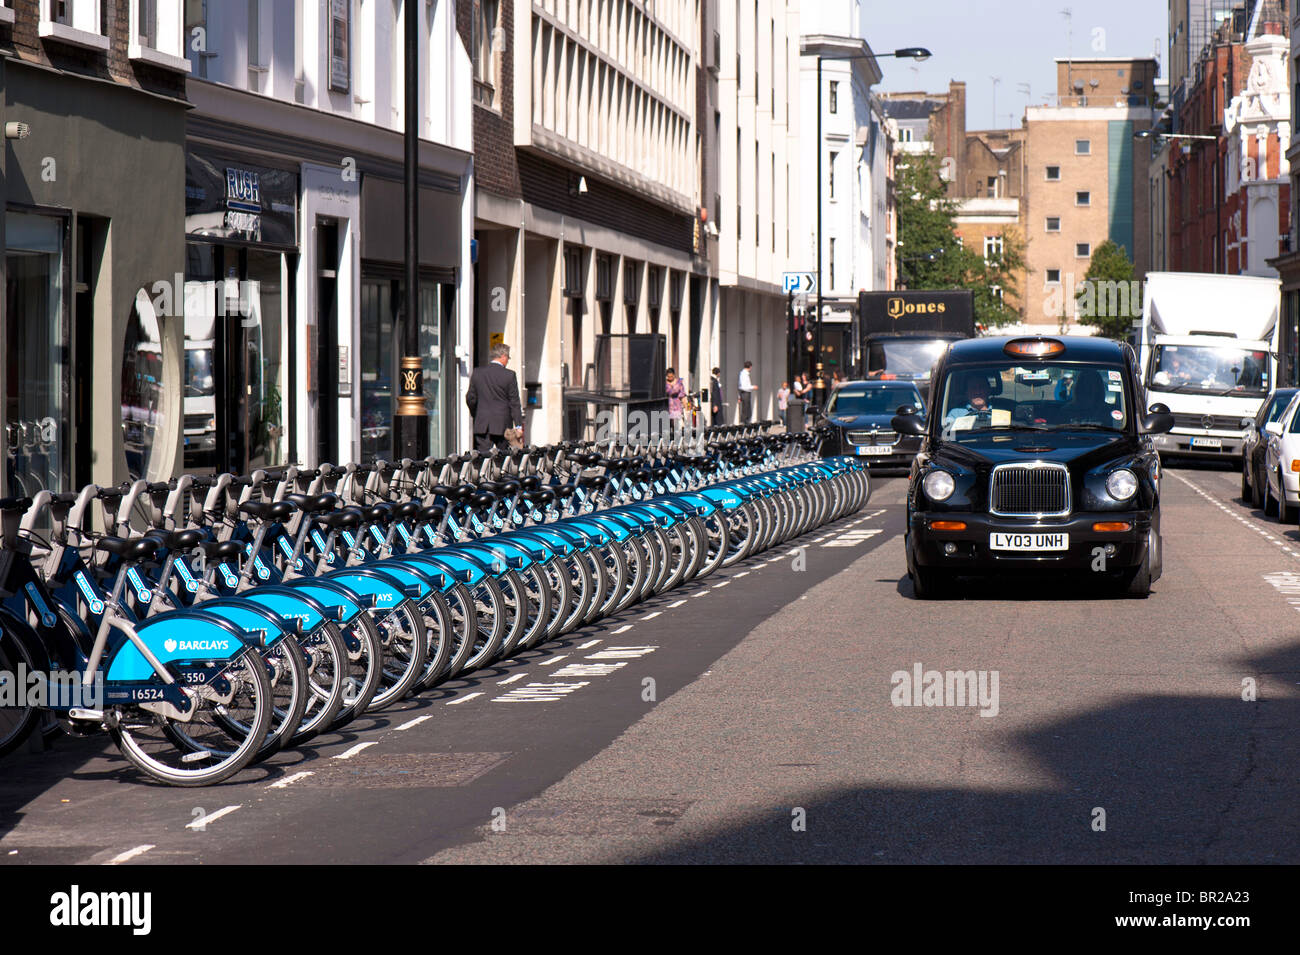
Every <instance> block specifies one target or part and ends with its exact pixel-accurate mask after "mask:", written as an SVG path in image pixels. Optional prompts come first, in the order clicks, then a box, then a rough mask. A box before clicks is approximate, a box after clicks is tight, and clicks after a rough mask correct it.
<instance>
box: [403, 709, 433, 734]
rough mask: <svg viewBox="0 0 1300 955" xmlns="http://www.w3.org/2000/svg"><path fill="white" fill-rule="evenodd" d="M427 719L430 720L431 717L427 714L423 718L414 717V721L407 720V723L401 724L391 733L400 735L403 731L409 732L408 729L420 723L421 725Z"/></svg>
mask: <svg viewBox="0 0 1300 955" xmlns="http://www.w3.org/2000/svg"><path fill="white" fill-rule="evenodd" d="M427 719H432V717H431V716H429V714H427V713H426V714H425V715H424V716H417V717H416V718H415V719H413V720H407V721H406V722H405V723H403V724H402V725H401V726H399V727H397V729H395V730H393V732H394V733H400V732H402V731H403V730H409V729H411V728H412V727H414V726H419V725H420V724H421V723H423V722H424V721H425V720H427Z"/></svg>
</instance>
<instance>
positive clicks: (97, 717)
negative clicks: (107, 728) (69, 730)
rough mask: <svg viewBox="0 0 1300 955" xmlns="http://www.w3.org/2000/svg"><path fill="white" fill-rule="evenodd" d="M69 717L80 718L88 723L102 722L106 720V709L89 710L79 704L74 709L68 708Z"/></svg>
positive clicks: (72, 718) (70, 718) (71, 718)
mask: <svg viewBox="0 0 1300 955" xmlns="http://www.w3.org/2000/svg"><path fill="white" fill-rule="evenodd" d="M68 719H69V720H80V721H82V722H86V723H102V722H104V711H103V710H87V709H82V708H81V707H79V706H74V707H73V708H72V709H70V710H68Z"/></svg>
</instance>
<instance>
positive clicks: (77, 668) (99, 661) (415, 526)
mask: <svg viewBox="0 0 1300 955" xmlns="http://www.w3.org/2000/svg"><path fill="white" fill-rule="evenodd" d="M767 424H768V423H766V422H765V423H763V424H762V425H759V426H747V427H736V426H733V427H728V428H720V429H714V430H712V431H710V432H707V433H706V435H705V436H704V437H703V438H697V439H695V440H693V441H690V442H688V440H687V439H685V438H679V439H677V440H668V439H666V438H658V439H654V440H653V441H651V442H648V443H641V444H638V445H628V444H626V443H624V444H617V443H615V442H609V443H608V444H605V445H591V444H575V443H568V442H566V443H564V444H559V445H552V446H547V447H541V448H538V447H531V448H527V449H524V450H520V451H517V452H513V453H510V454H506V455H497V456H493V457H490V458H483V457H480V456H479V455H468V456H464V457H461V456H452V457H450V458H446V459H428V460H421V461H411V460H403V461H401V462H393V463H388V462H383V461H379V462H375V463H374V464H367V465H357V464H349V465H346V466H343V467H334V466H331V465H328V464H326V465H322V466H320V467H318V468H298V467H296V466H293V465H288V466H281V467H275V468H267V469H265V470H260V471H256V472H254V473H253V474H251V475H245V476H240V475H232V474H218V475H182V476H180V477H178V478H174V479H172V480H170V481H166V482H156V483H149V482H146V481H137V482H134V483H132V484H124V485H121V486H118V487H112V488H101V487H95V486H88V487H86V488H83V489H82V490H80V491H79V492H73V493H67V494H51V493H49V492H48V491H42V492H40V493H38V494H36V495H35V496H33V497H31V498H23V499H5V500H0V524H2V536H0V755H4V754H5V753H7V752H10V751H12V750H13V749H15V748H16V747H18V746H20V745H21V744H22V743H23V741H24V740H25V739H27V738H28V737H29V736H30V735H31V734H32V733H35V732H43V733H48V734H51V735H54V734H57V733H60V732H64V733H73V734H78V735H82V734H88V733H101V732H107V733H108V734H109V735H110V736H111V738H112V739H113V741H114V743H115V744H116V745H117V746H118V748H119V749H120V750H121V752H122V754H123V755H124V756H125V757H126V758H127V759H128V760H129V761H130V762H131V763H132V764H134V765H135V766H136V767H138V768H139V769H140V770H141V771H142V772H144V773H145V774H147V775H148V776H150V777H152V778H153V779H156V780H159V781H162V782H165V783H168V784H172V785H178V786H202V785H210V784H213V783H216V782H220V781H221V780H224V779H227V778H229V777H230V776H231V775H233V774H235V773H237V772H238V771H239V770H240V769H242V768H244V767H245V766H247V765H249V764H250V763H251V762H252V761H254V760H257V759H263V758H265V757H267V756H269V755H271V754H273V753H275V752H277V751H278V750H280V749H282V748H284V747H286V746H296V745H299V744H301V743H304V742H306V741H307V740H310V739H311V738H313V737H314V736H316V735H318V734H320V733H324V732H329V731H333V730H337V729H338V728H340V727H342V726H343V725H345V724H347V723H348V722H349V721H350V720H352V719H354V718H355V717H357V716H358V715H359V714H361V713H366V712H373V711H376V710H379V709H382V708H383V707H385V706H389V705H391V704H392V703H394V702H396V701H398V700H400V699H403V698H405V697H407V696H408V695H410V694H412V693H418V692H420V691H421V690H424V689H428V688H430V687H433V686H435V685H437V684H439V683H442V682H445V681H447V680H452V679H454V678H456V677H457V676H459V675H461V674H464V673H467V672H469V671H471V670H474V669H476V668H479V667H483V666H486V665H488V664H490V663H492V662H493V661H496V660H498V659H500V658H503V657H506V656H509V655H511V654H514V653H516V652H518V651H520V650H524V649H529V648H533V647H536V646H538V645H540V644H542V643H545V642H546V641H548V640H552V639H555V638H556V637H559V636H560V635H562V634H565V633H567V632H569V631H572V630H574V629H576V628H579V627H583V626H585V625H587V624H590V623H592V622H594V621H596V620H597V619H600V618H601V617H605V616H608V615H611V614H617V613H619V612H621V611H623V610H625V609H626V608H627V607H629V606H631V605H632V604H633V603H636V602H637V601H640V600H644V599H646V598H648V597H650V596H651V595H654V594H660V593H663V592H665V591H668V590H671V589H672V588H674V587H678V586H680V585H682V584H684V583H686V582H688V581H691V580H697V579H700V578H702V577H705V576H708V575H709V574H712V573H714V572H715V571H716V570H718V568H720V567H725V566H728V565H730V564H734V563H736V562H737V561H741V560H744V559H745V558H747V557H748V556H750V555H751V554H754V553H756V552H758V551H760V550H763V549H766V548H769V547H772V546H774V545H776V544H779V543H781V542H783V541H787V540H790V539H792V538H794V537H797V536H799V535H801V534H804V533H807V532H808V531H809V530H811V529H812V528H814V527H818V526H820V525H823V524H826V523H829V522H831V521H835V520H838V519H839V518H841V517H843V516H845V515H847V514H849V513H852V512H853V511H856V510H858V509H860V508H861V507H862V506H863V505H864V504H865V503H866V501H867V498H868V496H869V494H870V486H869V482H868V476H867V472H866V469H865V467H863V466H862V465H861V464H860V463H859V462H858V461H856V460H855V459H852V458H820V457H818V447H819V444H820V441H821V440H822V435H821V434H820V433H817V432H814V433H811V434H802V435H789V434H772V433H770V432H769V429H768V428H767V427H766V425H767ZM65 684H71V686H70V687H69V686H68V685H65ZM70 690H71V691H73V692H70Z"/></svg>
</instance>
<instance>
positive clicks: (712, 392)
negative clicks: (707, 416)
mask: <svg viewBox="0 0 1300 955" xmlns="http://www.w3.org/2000/svg"><path fill="white" fill-rule="evenodd" d="M709 406H710V412H711V413H712V415H713V423H714V424H715V425H719V424H726V422H725V421H723V419H722V369H721V368H715V369H713V379H712V380H711V381H710V382H709Z"/></svg>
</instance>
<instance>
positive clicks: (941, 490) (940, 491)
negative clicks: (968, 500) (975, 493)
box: [921, 471, 957, 501]
mask: <svg viewBox="0 0 1300 955" xmlns="http://www.w3.org/2000/svg"><path fill="white" fill-rule="evenodd" d="M956 489H957V485H956V484H955V483H954V482H953V479H952V475H951V474H949V473H948V472H947V471H931V472H930V473H929V474H927V475H926V476H925V477H924V478H923V479H922V481H921V490H923V491H925V496H926V497H928V498H929V499H930V500H932V501H946V500H948V498H950V497H952V492H953V491H955V490H956Z"/></svg>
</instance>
